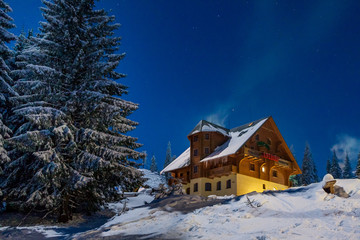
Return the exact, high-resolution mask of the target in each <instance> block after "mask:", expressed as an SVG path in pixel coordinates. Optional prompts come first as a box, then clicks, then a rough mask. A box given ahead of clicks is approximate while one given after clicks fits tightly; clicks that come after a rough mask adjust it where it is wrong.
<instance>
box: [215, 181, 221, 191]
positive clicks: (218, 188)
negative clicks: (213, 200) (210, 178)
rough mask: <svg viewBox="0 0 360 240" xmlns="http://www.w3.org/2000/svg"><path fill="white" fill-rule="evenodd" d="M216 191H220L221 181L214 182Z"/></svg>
mask: <svg viewBox="0 0 360 240" xmlns="http://www.w3.org/2000/svg"><path fill="white" fill-rule="evenodd" d="M216 191H221V181H218V182H217V183H216Z"/></svg>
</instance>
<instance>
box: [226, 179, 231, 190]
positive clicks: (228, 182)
mask: <svg viewBox="0 0 360 240" xmlns="http://www.w3.org/2000/svg"><path fill="white" fill-rule="evenodd" d="M226 188H231V180H227V181H226Z"/></svg>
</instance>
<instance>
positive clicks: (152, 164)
mask: <svg viewBox="0 0 360 240" xmlns="http://www.w3.org/2000/svg"><path fill="white" fill-rule="evenodd" d="M150 171H152V172H158V168H157V164H156V158H155V155H153V156H152V158H151V165H150Z"/></svg>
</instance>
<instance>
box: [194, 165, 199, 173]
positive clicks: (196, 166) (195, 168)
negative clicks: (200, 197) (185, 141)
mask: <svg viewBox="0 0 360 240" xmlns="http://www.w3.org/2000/svg"><path fill="white" fill-rule="evenodd" d="M198 171H199V169H198V165H195V166H194V169H193V173H198Z"/></svg>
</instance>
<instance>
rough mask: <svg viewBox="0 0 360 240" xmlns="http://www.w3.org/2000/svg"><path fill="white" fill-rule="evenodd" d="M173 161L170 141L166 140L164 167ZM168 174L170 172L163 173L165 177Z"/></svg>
mask: <svg viewBox="0 0 360 240" xmlns="http://www.w3.org/2000/svg"><path fill="white" fill-rule="evenodd" d="M172 161H173V157H172V154H171V143H170V141H169V142H168V145H167V149H166V157H165V162H164V168H166V167H167V166H168V165H169V164H170V163H171V162H172ZM169 176H170V173H165V178H166V179H168V178H169Z"/></svg>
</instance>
